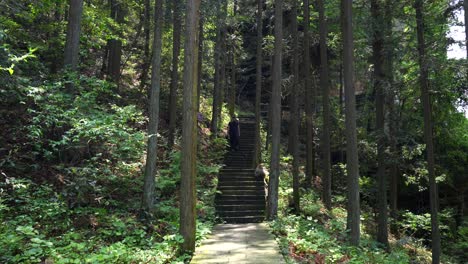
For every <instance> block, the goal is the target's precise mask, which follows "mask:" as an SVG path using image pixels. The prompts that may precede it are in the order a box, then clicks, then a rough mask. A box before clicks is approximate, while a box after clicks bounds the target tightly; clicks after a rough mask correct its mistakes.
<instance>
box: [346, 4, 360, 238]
mask: <svg viewBox="0 0 468 264" xmlns="http://www.w3.org/2000/svg"><path fill="white" fill-rule="evenodd" d="M342 4H343V18H342V20H343V64H344V84H345V114H346V120H345V122H346V143H347V144H346V145H347V146H346V170H347V173H348V179H347V186H348V187H347V188H348V195H347V196H348V197H347V198H348V208H347V209H348V216H347V229H348V230H350V231H349V239H350V242H351V244H352V245H354V246H358V245H359V240H360V224H361V222H360V214H361V213H360V204H359V160H358V151H357V135H356V96H355V88H354V39H353V18H352V1H350V0H342Z"/></svg>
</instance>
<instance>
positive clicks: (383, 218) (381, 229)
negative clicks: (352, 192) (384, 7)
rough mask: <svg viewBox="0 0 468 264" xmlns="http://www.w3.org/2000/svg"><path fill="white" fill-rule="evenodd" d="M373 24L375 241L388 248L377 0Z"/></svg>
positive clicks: (381, 52)
mask: <svg viewBox="0 0 468 264" xmlns="http://www.w3.org/2000/svg"><path fill="white" fill-rule="evenodd" d="M371 16H372V21H373V23H372V25H373V34H372V53H373V54H372V59H373V63H374V83H373V85H374V91H375V112H376V117H375V120H376V135H377V163H378V168H377V190H378V191H377V210H378V216H377V241H378V242H380V243H382V244H383V245H384V247H385V248H387V249H388V212H387V176H386V175H385V147H386V146H385V141H386V140H385V132H384V125H385V119H384V105H385V95H384V87H383V85H384V81H385V76H384V70H383V65H384V58H385V57H384V50H383V49H384V36H383V28H384V27H385V25H384V20H383V14H382V12H381V6H380V3H379V2H378V0H371Z"/></svg>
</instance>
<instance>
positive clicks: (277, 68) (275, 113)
mask: <svg viewBox="0 0 468 264" xmlns="http://www.w3.org/2000/svg"><path fill="white" fill-rule="evenodd" d="M282 45H283V0H275V48H274V50H275V51H274V56H275V59H274V64H273V72H272V74H273V84H272V85H273V87H272V94H271V114H272V118H271V121H272V139H271V160H270V182H269V184H268V206H267V210H268V211H267V219H269V220H273V219H275V218H276V217H277V215H278V186H279V175H280V168H279V159H280V143H281V142H280V137H281V80H282V78H281V59H282V58H281V56H282V54H281V53H282Z"/></svg>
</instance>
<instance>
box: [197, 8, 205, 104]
mask: <svg viewBox="0 0 468 264" xmlns="http://www.w3.org/2000/svg"><path fill="white" fill-rule="evenodd" d="M202 4H203V2H202V3H201V5H202ZM203 20H204V19H203V15H202V14H201V11H200V26H199V29H198V39H199V44H198V83H197V112H200V96H201V89H202V73H203V41H204V34H203V28H204V21H203Z"/></svg>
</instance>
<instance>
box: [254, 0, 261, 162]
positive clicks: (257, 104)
mask: <svg viewBox="0 0 468 264" xmlns="http://www.w3.org/2000/svg"><path fill="white" fill-rule="evenodd" d="M262 13H263V0H257V58H256V76H255V149H254V166H257V165H258V164H259V163H260V160H261V153H262V147H261V138H260V129H261V127H260V125H261V122H262V116H261V112H260V111H261V109H260V108H261V107H260V104H261V103H262V65H263V53H262V43H263V17H262Z"/></svg>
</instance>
